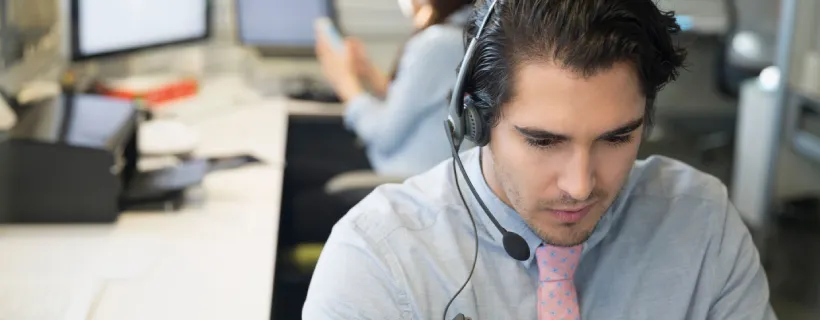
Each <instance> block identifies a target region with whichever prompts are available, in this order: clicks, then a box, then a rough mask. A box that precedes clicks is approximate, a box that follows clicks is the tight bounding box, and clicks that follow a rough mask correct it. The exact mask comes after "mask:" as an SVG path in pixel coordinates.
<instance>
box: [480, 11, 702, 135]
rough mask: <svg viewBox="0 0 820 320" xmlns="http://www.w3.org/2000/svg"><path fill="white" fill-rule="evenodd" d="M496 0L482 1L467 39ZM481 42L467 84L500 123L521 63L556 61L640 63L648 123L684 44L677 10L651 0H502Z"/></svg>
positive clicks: (580, 66)
mask: <svg viewBox="0 0 820 320" xmlns="http://www.w3.org/2000/svg"><path fill="white" fill-rule="evenodd" d="M491 2H492V0H485V1H484V3H482V4H480V5H478V7H477V10H476V11H475V12H474V13H473V16H472V17H471V19H470V24H468V26H467V28H466V29H465V36H464V41H465V43H468V42H469V41H470V40H471V39H472V38H473V36H474V35H475V33H476V31H477V30H478V26H479V25H480V24H481V21H483V20H484V17H485V16H486V15H487V11H488V8H489V5H490V3H491ZM494 11H495V12H494V13H493V14H492V16H491V17H490V19H489V21H488V22H487V25H486V26H485V27H484V31H483V33H482V35H481V38H480V39H478V44H477V48H476V52H475V56H474V59H473V61H471V62H469V63H470V64H471V66H470V70H472V72H471V73H470V75H469V76H468V77H467V79H466V86H465V92H466V93H467V94H469V95H470V98H471V99H472V101H473V102H474V103H475V105H476V107H478V108H479V109H480V110H482V113H484V115H485V117H486V118H487V119H485V120H486V121H488V122H489V123H491V124H492V125H495V124H497V123H498V120H499V118H500V115H501V108H500V106H502V105H504V104H505V103H507V102H509V100H510V99H511V98H512V97H511V95H512V88H513V85H514V84H513V79H515V77H514V75H513V72H514V71H515V70H516V69H517V66H520V65H521V64H523V63H528V62H538V61H554V62H557V63H560V64H562V65H563V66H564V67H566V68H570V69H572V70H575V71H576V72H577V73H578V74H579V75H582V76H585V77H589V76H592V75H595V74H596V73H597V72H599V71H602V70H606V69H608V68H610V67H611V66H612V65H613V64H615V63H617V62H627V63H630V64H632V65H633V66H635V70H636V72H637V74H638V78H639V79H640V85H641V90H642V91H643V94H644V95H645V96H646V100H647V105H646V112H645V118H646V119H645V120H644V121H645V123H646V125H647V127H650V126H651V122H652V114H653V111H654V100H655V97H656V95H657V93H658V91H660V90H661V88H663V86H664V85H665V84H666V83H668V82H670V81H673V80H675V79H676V78H677V76H678V69H679V68H681V67H682V64H683V62H684V59H685V57H686V52H685V51H684V50H683V49H681V48H680V47H678V46H677V45H675V44H674V43H673V41H672V35H674V34H676V33H678V32H680V30H681V29H680V26H679V25H678V24H677V22H676V21H675V15H674V12H665V11H661V10H660V9H658V7H657V6H656V5H655V1H653V0H498V3H497V4H496V6H495V9H494Z"/></svg>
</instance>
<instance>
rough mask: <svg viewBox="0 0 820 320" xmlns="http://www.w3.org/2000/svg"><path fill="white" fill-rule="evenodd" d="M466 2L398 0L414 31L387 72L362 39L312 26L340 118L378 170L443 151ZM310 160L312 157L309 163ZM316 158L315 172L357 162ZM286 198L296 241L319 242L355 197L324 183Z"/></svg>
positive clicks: (421, 165) (416, 163)
mask: <svg viewBox="0 0 820 320" xmlns="http://www.w3.org/2000/svg"><path fill="white" fill-rule="evenodd" d="M472 3H473V0H399V4H400V6H401V8H402V11H403V12H404V14H405V15H406V16H407V17H408V18H410V19H411V20H412V21H413V24H414V27H415V28H414V29H415V31H414V32H413V34H412V36H411V37H410V39H409V40H408V41H407V42H406V43H405V44H404V45H403V46H402V48H401V50H400V55H399V57H398V59H397V61H396V63H395V65H394V68H393V70H392V72H391V73H390V74H387V73H385V72H383V71H381V70H379V68H377V67H376V66H375V65H374V64H373V63H372V62H371V60H370V59H369V57H368V56H367V54H366V53H365V48H364V46H363V44H362V43H361V41H359V40H357V39H354V38H350V37H348V38H347V39H345V41H344V47H343V48H340V49H337V48H334V46H333V44H332V43H331V40H330V39H328V36H327V35H326V34H325V33H324V30H317V43H316V55H317V57H318V60H319V62H320V64H321V67H322V71H323V73H324V75H325V77H326V78H327V80H328V82H329V83H330V84H331V86H332V87H333V88H334V90H335V91H336V94H337V95H338V96H339V98H340V100H341V101H342V102H343V103H344V105H345V115H344V123H345V126H346V127H347V128H348V129H349V130H351V131H352V132H354V133H355V134H356V136H357V137H358V138H359V140H360V141H361V142H363V144H364V152H365V153H366V159H367V162H369V165H370V168H371V169H372V170H374V171H375V172H376V173H377V174H379V175H385V176H393V177H409V176H412V175H415V174H418V173H421V172H424V171H426V170H427V169H430V168H432V167H433V166H434V165H436V164H438V163H439V162H441V161H443V160H445V159H447V158H449V157H450V154H451V152H450V146H449V141H448V140H447V137H446V135H445V132H444V121H445V120H446V119H447V103H448V99H449V93H450V91H451V90H452V87H453V85H454V82H455V78H456V68H458V66H459V64H460V63H461V59H462V57H463V55H464V43H463V38H462V37H463V29H464V26H465V23H466V22H467V21H468V18H469V15H470V13H471V11H472V7H471V6H470V4H472ZM316 160H319V159H311V162H313V163H314V164H313V165H314V166H316V162H315V161H316ZM322 162H327V166H325V168H324V169H319V171H321V172H328V170H327V168H333V170H334V171H336V172H335V173H336V174H339V173H342V172H345V171H349V170H356V169H362V168H357V167H353V166H351V168H349V170H344V171H341V170H340V169H339V168H344V165H345V164H344V163H339V162H344V160H343V159H339V158H336V157H333V156H330V157H328V158H327V159H322ZM294 165H297V166H298V165H299V164H294ZM301 171H302V170H300V172H301ZM319 171H317V172H319ZM327 178H328V179H329V178H330V177H327ZM324 182H326V181H324ZM292 201H293V202H292V210H293V217H292V218H293V219H294V226H293V229H292V230H288V232H293V233H295V234H294V237H295V238H296V239H295V240H296V241H297V242H324V241H325V240H326V239H327V237H328V236H329V235H330V230H331V228H332V227H333V225H334V224H335V223H336V221H338V219H339V218H341V217H342V216H343V215H344V214H345V213H347V211H348V210H349V209H350V207H352V205H354V204H355V202H357V200H356V199H353V200H351V199H350V198H346V199H340V198H339V197H333V196H329V195H327V194H325V193H324V183H321V184H317V185H315V186H313V187H312V188H310V189H302V190H301V191H296V192H295V195H294V196H293V199H292ZM283 231H285V230H284V229H283Z"/></svg>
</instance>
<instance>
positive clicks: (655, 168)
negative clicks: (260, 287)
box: [303, 149, 776, 320]
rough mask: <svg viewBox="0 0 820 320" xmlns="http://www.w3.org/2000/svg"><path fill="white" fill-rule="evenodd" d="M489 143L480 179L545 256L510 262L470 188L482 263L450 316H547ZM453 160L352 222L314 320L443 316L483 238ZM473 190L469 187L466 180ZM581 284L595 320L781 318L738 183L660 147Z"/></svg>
mask: <svg viewBox="0 0 820 320" xmlns="http://www.w3.org/2000/svg"><path fill="white" fill-rule="evenodd" d="M477 150H478V149H472V150H470V151H467V152H465V153H464V154H463V161H464V163H465V166H466V170H467V171H468V174H469V176H470V179H471V180H472V181H473V183H474V184H475V187H476V189H477V191H478V193H479V194H480V195H481V197H482V199H484V201H485V202H486V204H487V206H488V207H489V208H490V210H491V211H492V212H493V213H494V214H495V215H496V217H497V219H498V220H499V222H500V223H501V224H502V225H503V226H504V227H505V228H507V229H508V230H511V231H513V232H516V233H518V234H520V235H521V236H523V237H524V239H525V240H526V241H527V243H528V244H529V247H530V249H531V250H532V251H533V253H532V254H531V255H530V257H531V258H530V259H529V260H527V261H523V262H522V261H518V260H514V259H512V258H510V257H509V256H508V255H507V253H506V252H505V251H504V249H503V247H502V244H501V237H500V234H499V232H498V230H497V229H495V228H494V227H493V226H492V225H491V224H490V222H489V220H488V219H487V218H486V215H485V214H484V213H483V212H481V210H480V208H479V206H478V205H477V202H475V200H474V198H473V197H472V195H470V194H465V198H466V199H467V201H468V204H469V206H470V208H471V210H472V212H473V214H474V215H475V216H476V224H477V226H478V236H479V253H478V262H477V265H476V270H475V274H474V275H473V278H472V280H471V281H470V283H469V284H468V285H467V287H466V288H465V289H464V291H463V292H462V293H461V295H459V297H458V298H457V299H456V300H455V302H454V303H453V305H452V306H451V307H450V311H449V312H448V314H447V317H446V319H447V320H449V319H452V318H453V317H454V316H455V315H456V314H458V313H463V314H464V315H466V316H469V317H472V318H473V319H536V318H537V310H536V299H537V284H538V266H537V265H535V264H534V263H533V258H532V257H533V256H534V251H535V249H536V248H537V247H538V246H539V245H540V244H541V239H539V238H538V236H537V235H536V234H535V233H533V232H532V231H531V230H530V229H529V228H528V227H527V225H526V224H525V223H524V221H523V220H522V219H521V218H520V216H519V215H518V214H517V213H516V212H515V211H514V210H513V209H511V208H510V207H508V206H507V205H505V204H504V203H503V202H502V201H500V200H499V198H498V197H496V196H495V195H494V193H493V192H492V191H491V190H490V188H489V187H488V186H487V184H486V182H485V180H484V179H483V175H482V174H481V169H480V164H479V152H478V151H477ZM451 161H452V160H447V161H445V162H443V163H442V164H441V165H439V166H436V167H434V168H433V169H431V170H430V171H428V172H426V173H424V174H421V175H418V176H415V177H413V178H410V179H408V180H407V181H406V182H405V183H403V184H400V185H399V184H394V185H385V186H382V187H379V188H377V189H376V190H375V191H374V192H373V193H372V194H370V195H369V196H368V197H367V198H365V199H364V200H363V201H362V202H361V203H359V204H358V205H357V206H356V207H354V208H353V209H352V210H351V211H350V213H348V214H347V215H346V216H345V217H344V218H342V220H341V221H339V223H338V224H337V225H336V226H335V227H334V229H333V232H332V234H331V236H330V239H329V240H328V242H327V244H326V246H325V248H324V251H322V255H321V258H320V259H319V263H318V265H317V267H316V270H315V273H314V275H313V280H312V283H311V285H310V290H309V293H308V297H307V301H306V302H305V305H304V309H303V318H304V319H311V320H321V319H441V317H442V313H443V311H444V308H445V306H446V304H447V302H448V301H449V299H450V297H451V296H452V295H453V293H455V292H456V290H458V288H459V287H460V286H461V285H462V283H463V282H464V280H465V279H466V278H467V274H468V273H469V271H470V266H471V263H472V260H473V250H474V248H475V246H474V239H473V228H472V225H471V223H470V219H469V217H468V215H467V211H466V210H465V209H464V207H463V205H462V203H461V199H460V198H459V195H458V192H457V191H456V186H455V183H454V178H453V168H452V162H451ZM460 176H461V175H460V174H459V177H460ZM461 188H462V190H463V191H464V192H469V191H468V190H467V187H466V185H465V184H464V182H463V181H462V182H461ZM574 283H575V285H576V288H577V290H578V296H579V304H580V308H581V319H583V320H621V319H622V320H627V319H628V320H659V319H663V320H675V319H715V320H725V319H743V320H772V319H776V317H775V315H774V313H773V312H772V309H771V307H770V304H769V289H768V283H767V280H766V276H765V274H764V271H763V268H762V266H761V263H760V259H759V256H758V252H757V249H756V248H755V246H754V244H753V243H752V239H751V237H750V235H749V232H748V230H747V228H746V227H745V225H744V224H743V223H742V222H741V220H740V216H739V215H738V212H737V210H736V209H735V207H734V205H732V203H730V201H729V199H728V196H727V191H726V187H725V186H724V185H723V184H722V183H721V182H720V181H719V180H717V179H716V178H714V177H712V176H710V175H707V174H705V173H702V172H700V171H698V170H696V169H694V168H692V167H690V166H688V165H686V164H683V163H681V162H678V161H676V160H672V159H669V158H665V157H660V156H653V157H650V158H648V159H646V160H642V161H637V162H636V163H635V165H634V167H633V169H632V171H631V173H630V175H629V177H628V179H627V181H626V183H625V185H624V187H623V190H622V191H621V192H620V194H619V195H618V197H617V198H616V200H615V201H614V203H613V205H612V206H611V207H610V208H609V210H608V211H607V212H606V213H605V215H604V216H603V217H602V219H601V221H600V222H599V224H598V226H597V227H596V229H595V231H594V232H593V234H592V235H591V237H590V238H589V239H588V240H587V241H586V242H585V243H584V248H583V252H582V256H581V260H580V263H579V266H578V270H577V271H576V274H575V279H574Z"/></svg>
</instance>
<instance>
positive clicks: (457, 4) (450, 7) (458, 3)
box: [390, 0, 475, 79]
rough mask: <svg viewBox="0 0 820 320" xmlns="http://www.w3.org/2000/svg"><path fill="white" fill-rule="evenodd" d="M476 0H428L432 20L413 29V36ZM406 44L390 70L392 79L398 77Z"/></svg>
mask: <svg viewBox="0 0 820 320" xmlns="http://www.w3.org/2000/svg"><path fill="white" fill-rule="evenodd" d="M474 2H475V0H428V3H429V4H430V7H432V9H433V14H432V16H431V17H430V20H428V21H427V24H425V25H424V26H422V27H421V28H418V29H416V30H415V31H413V34H412V35H411V38H412V36H415V35H416V34H418V33H419V32H421V31H424V29H427V28H428V27H430V26H434V25H437V24H442V23H444V22H446V21H447V19H448V18H450V15H452V14H453V13H455V12H456V11H458V10H460V9H461V8H464V7H465V6H467V5H471V4H473V3H474ZM406 44H407V42H406V41H405V43H404V44H402V47H401V48H400V49H399V56H398V57H396V59H395V60H394V64H393V68H392V69H391V71H390V79H395V78H396V72H398V68H399V63H400V62H401V56H402V54H403V53H404V45H406Z"/></svg>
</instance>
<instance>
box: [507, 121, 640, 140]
mask: <svg viewBox="0 0 820 320" xmlns="http://www.w3.org/2000/svg"><path fill="white" fill-rule="evenodd" d="M643 121H644V118H643V117H640V118H638V119H635V120H632V121H629V122H627V123H626V124H624V125H622V126H620V127H618V128H616V129H614V130H610V131H607V132H605V133H603V134H601V135H600V136H598V138H599V139H601V138H611V137H615V136H621V135H625V134H628V133H630V132H632V131H635V130H636V129H638V128H640V127H641V125H643ZM515 130H516V131H518V133H520V134H522V135H524V136H526V137H528V138H531V139H536V140H569V137H568V136H566V135H564V134H559V133H553V132H549V131H547V130H543V129H538V128H532V127H519V126H515Z"/></svg>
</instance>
